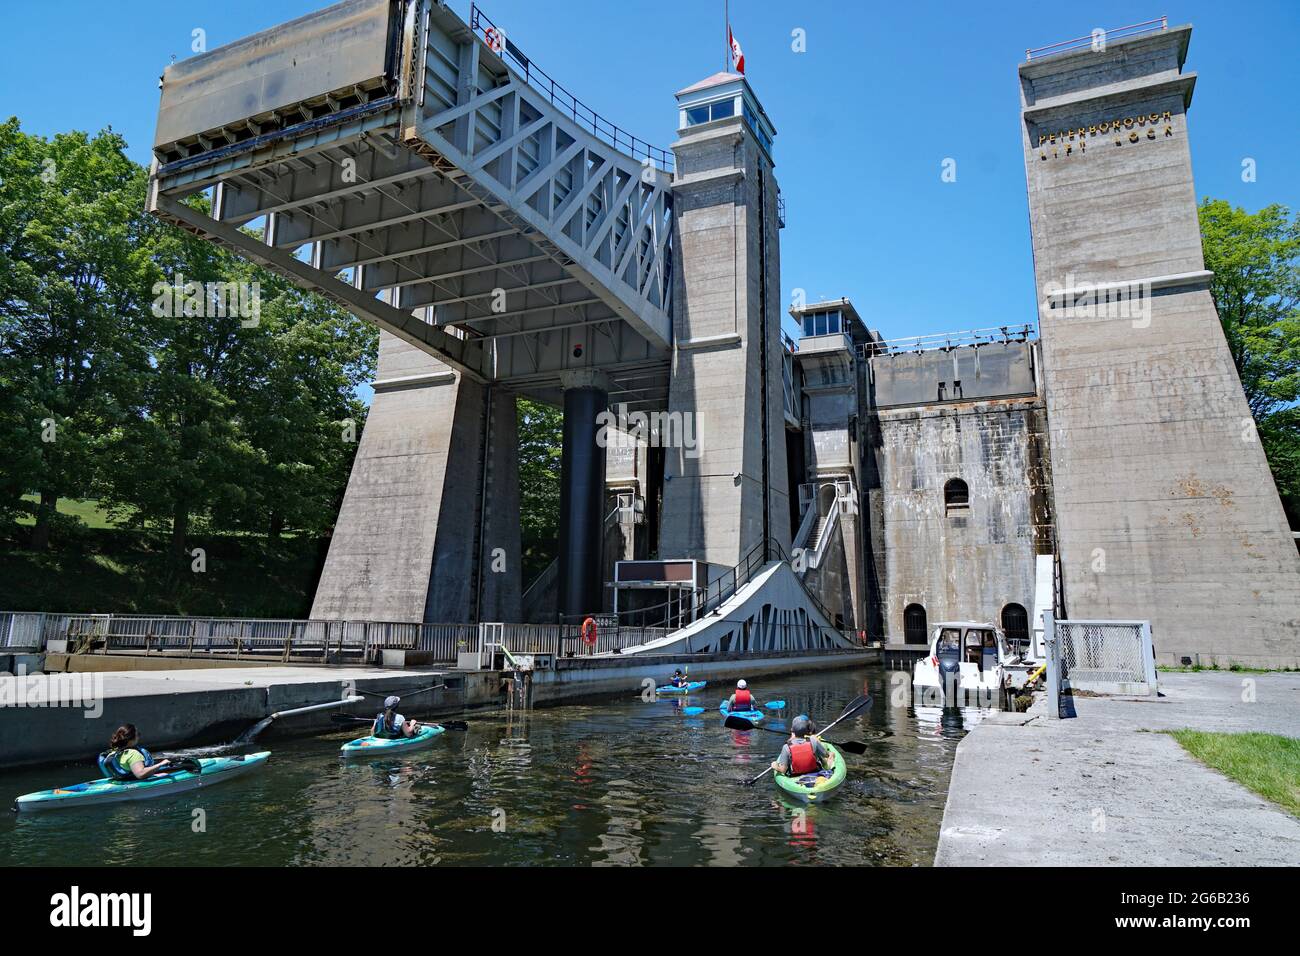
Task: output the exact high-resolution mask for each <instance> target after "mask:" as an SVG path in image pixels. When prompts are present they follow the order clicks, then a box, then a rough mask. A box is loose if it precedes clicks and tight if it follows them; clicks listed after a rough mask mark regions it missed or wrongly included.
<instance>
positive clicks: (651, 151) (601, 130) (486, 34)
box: [469, 3, 673, 173]
mask: <svg viewBox="0 0 1300 956" xmlns="http://www.w3.org/2000/svg"><path fill="white" fill-rule="evenodd" d="M469 28H470V30H471V31H472V32H474V33H477V34H479V35H480V36H481V37H482V38H483V42H484V43H486V44H487V45H488V49H490V50H492V51H493V52H494V53H496V54H497V55H499V56H500V57H501V58H502V59H503V60H504V59H505V58H506V57H509V58H510V60H511V61H512V62H513V63H514V64H515V65H516V66H517V67H518V68H519V69H520V70H522V71H523V76H524V80H525V82H527V83H528V84H529V85H530V86H532V87H533V88H534V89H535V90H537V91H538V92H540V93H545V94H546V95H547V97H548V98H549V99H550V101H551V105H552V106H556V107H558V108H559V109H560V110H562V111H563V112H566V113H568V114H569V116H570V118H572V120H573V121H574V122H575V123H577V124H578V125H580V126H584V127H586V128H589V129H590V130H591V132H592V134H593V135H595V136H598V137H600V138H601V139H603V140H605V141H606V142H608V143H610V144H611V145H612V146H613V147H614V148H615V149H622V150H625V151H626V152H628V153H629V154H630V155H631V156H632V157H633V158H634V159H648V160H649V161H650V162H652V163H654V165H655V166H657V167H658V168H659V169H662V170H663V171H664V172H669V173H671V172H672V171H673V154H672V153H671V152H670V151H669V150H666V149H660V148H659V147H658V146H651V145H650V144H649V143H647V142H646V141H645V140H643V139H641V138H639V137H637V136H633V135H632V134H631V133H629V132H628V131H627V130H625V129H622V128H621V127H619V126H617V125H615V124H614V123H611V122H610V121H609V120H607V119H605V117H603V116H601V115H600V114H599V113H597V112H596V111H595V110H593V109H592V108H591V107H590V106H587V105H586V104H585V103H583V102H582V101H581V100H579V99H578V98H577V97H576V96H574V95H573V94H572V93H570V92H569V91H568V90H566V89H565V88H564V87H563V86H561V85H560V84H559V83H556V82H555V80H553V79H552V78H551V76H550V74H548V73H547V72H546V71H545V70H543V69H542V68H541V67H539V66H537V65H536V64H535V63H533V61H532V60H530V59H529V58H528V57H527V56H525V55H524V53H523V51H521V50H520V49H519V47H518V46H516V45H515V43H514V42H513V41H512V40H511V39H510V37H509V36H507V35H505V34H503V33H502V31H501V28H500V27H498V26H497V25H496V24H495V23H493V22H492V20H491V19H489V17H488V15H487V14H486V13H484V12H483V11H482V10H480V9H479V7H478V5H477V4H473V3H471V4H470V8H469ZM557 100H558V102H557Z"/></svg>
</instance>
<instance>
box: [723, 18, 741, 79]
mask: <svg viewBox="0 0 1300 956" xmlns="http://www.w3.org/2000/svg"><path fill="white" fill-rule="evenodd" d="M727 43H729V44H730V45H731V62H732V63H733V64H734V65H735V68H736V72H737V73H741V74H743V73H744V72H745V51H744V50H742V49H741V48H740V41H739V40H737V39H736V38H735V36H733V35H732V33H731V24H730V23H728V24H727Z"/></svg>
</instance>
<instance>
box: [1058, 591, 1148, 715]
mask: <svg viewBox="0 0 1300 956" xmlns="http://www.w3.org/2000/svg"><path fill="white" fill-rule="evenodd" d="M1043 624H1044V629H1043V636H1044V642H1045V644H1046V645H1047V647H1046V650H1047V691H1048V713H1049V714H1050V715H1051V716H1054V717H1059V716H1060V715H1061V700H1060V697H1061V691H1062V690H1064V689H1066V688H1069V689H1070V690H1081V691H1088V692H1090V693H1094V694H1112V695H1124V696H1130V695H1131V696H1150V695H1154V694H1156V693H1157V692H1158V690H1157V683H1156V656H1155V645H1154V643H1153V642H1152V639H1151V622H1150V621H1058V620H1055V619H1054V618H1053V617H1052V615H1051V614H1050V613H1045V614H1044V615H1043Z"/></svg>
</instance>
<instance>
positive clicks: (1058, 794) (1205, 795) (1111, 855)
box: [935, 672, 1300, 866]
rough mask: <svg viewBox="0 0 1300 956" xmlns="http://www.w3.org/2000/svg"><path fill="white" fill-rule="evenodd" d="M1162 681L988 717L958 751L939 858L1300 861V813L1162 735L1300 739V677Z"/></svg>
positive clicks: (958, 861)
mask: <svg viewBox="0 0 1300 956" xmlns="http://www.w3.org/2000/svg"><path fill="white" fill-rule="evenodd" d="M1160 690H1161V693H1162V695H1163V696H1162V697H1160V698H1101V697H1082V698H1080V697H1076V698H1074V706H1075V709H1076V711H1077V714H1078V716H1076V717H1074V718H1070V719H1062V720H1051V719H1049V718H1048V717H1047V716H1046V712H1045V707H1044V703H1045V702H1044V701H1041V700H1040V701H1039V702H1037V703H1036V704H1035V706H1034V708H1033V709H1031V710H1030V712H1029V713H1027V714H996V715H993V716H991V717H990V718H988V719H986V720H985V721H984V722H982V723H981V724H979V726H977V727H976V728H975V729H974V730H972V731H971V732H970V734H968V735H967V736H966V737H965V738H964V739H963V740H962V742H961V744H960V745H959V746H958V748H957V756H956V760H955V762H954V763H953V770H952V781H951V784H950V786H949V793H948V803H947V807H946V809H945V810H944V815H943V825H942V829H941V831H940V834H939V847H938V850H937V852H936V853H935V864H936V865H937V866H1033V865H1044V866H1060V865H1064V866H1108V865H1111V866H1114V865H1118V866H1133V865H1167V866H1214V865H1233V866H1296V865H1300V819H1297V818H1296V817H1294V816H1292V815H1290V814H1289V813H1287V812H1286V811H1284V810H1282V809H1281V808H1279V807H1278V806H1277V805H1275V804H1273V803H1270V802H1269V801H1267V800H1264V799H1263V798H1261V797H1258V796H1256V795H1255V794H1254V793H1252V792H1251V791H1249V790H1247V789H1246V788H1244V787H1242V786H1241V785H1240V784H1237V783H1235V782H1234V781H1232V780H1229V779H1228V778H1227V777H1225V776H1223V775H1222V774H1220V773H1219V772H1218V771H1215V770H1211V769H1209V768H1208V767H1206V766H1205V765H1204V764H1202V763H1200V762H1199V761H1197V760H1196V759H1195V758H1194V757H1192V756H1191V755H1190V754H1188V753H1187V752H1186V751H1185V750H1184V749H1183V748H1182V747H1181V746H1180V745H1179V744H1178V743H1177V741H1175V740H1174V739H1173V738H1172V737H1170V736H1168V735H1167V734H1163V733H1151V732H1150V731H1160V730H1178V729H1183V728H1191V729H1193V730H1213V731H1225V732H1242V731H1261V732H1266V733H1274V734H1283V735H1285V736H1289V737H1300V674H1232V673H1218V672H1201V673H1199V674H1183V673H1167V674H1165V673H1162V674H1161V675H1160ZM1252 697H1253V700H1252V699H1251V698H1252Z"/></svg>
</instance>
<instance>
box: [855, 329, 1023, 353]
mask: <svg viewBox="0 0 1300 956" xmlns="http://www.w3.org/2000/svg"><path fill="white" fill-rule="evenodd" d="M1034 335H1035V332H1034V327H1033V326H1032V325H1000V326H998V327H997V328H992V329H971V330H969V331H966V332H940V333H937V334H935V335H914V336H907V337H906V338H896V339H883V340H881V341H879V342H863V343H859V344H858V345H856V346H854V352H855V353H856V354H857V356H858V358H867V357H868V356H871V355H893V354H898V353H901V352H931V351H936V350H940V349H941V350H943V351H946V352H948V351H952V350H953V349H956V348H963V347H965V346H970V345H995V344H1010V343H1012V342H1029V341H1032V340H1033V338H1034Z"/></svg>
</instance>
